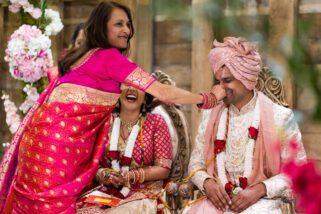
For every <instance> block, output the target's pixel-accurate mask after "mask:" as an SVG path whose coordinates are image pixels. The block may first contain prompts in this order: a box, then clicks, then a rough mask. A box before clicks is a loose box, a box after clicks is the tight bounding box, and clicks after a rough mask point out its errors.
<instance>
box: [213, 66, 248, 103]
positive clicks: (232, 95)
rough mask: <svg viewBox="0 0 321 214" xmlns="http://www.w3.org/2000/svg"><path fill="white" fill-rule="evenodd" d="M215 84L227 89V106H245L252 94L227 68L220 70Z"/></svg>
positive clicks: (225, 101) (225, 100) (216, 75)
mask: <svg viewBox="0 0 321 214" xmlns="http://www.w3.org/2000/svg"><path fill="white" fill-rule="evenodd" d="M215 79H216V81H215V84H219V85H220V86H221V87H222V88H223V89H225V92H226V97H225V98H224V99H223V101H224V103H225V104H226V105H230V104H233V105H235V106H236V107H241V106H243V104H244V103H243V102H244V98H245V97H246V96H247V95H248V93H251V91H250V90H248V89H247V88H246V87H245V86H244V85H243V83H242V82H241V81H239V80H238V79H236V78H235V77H234V76H233V75H232V73H231V72H230V70H229V69H228V68H227V67H225V66H224V67H222V68H220V69H219V70H218V71H217V72H216V74H215Z"/></svg>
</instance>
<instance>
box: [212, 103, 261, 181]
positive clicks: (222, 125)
mask: <svg viewBox="0 0 321 214" xmlns="http://www.w3.org/2000/svg"><path fill="white" fill-rule="evenodd" d="M227 113H228V111H227V108H225V109H224V110H223V112H222V115H221V118H220V121H219V125H218V131H217V134H216V139H218V140H224V139H225V133H226V122H227ZM259 124H260V107H259V99H257V100H256V104H255V108H254V118H253V121H252V124H251V127H254V128H256V129H258V127H259ZM225 140H226V139H225ZM226 143H227V142H226ZM254 144H255V140H254V139H251V138H248V142H247V144H246V150H245V160H244V172H243V177H246V178H248V177H249V176H250V175H251V173H252V158H253V150H254ZM225 156H226V154H225V150H224V151H222V152H220V153H218V154H217V157H216V167H217V173H218V177H219V179H220V181H221V183H222V184H223V185H225V184H226V183H228V179H227V176H226V173H225ZM237 185H239V184H237Z"/></svg>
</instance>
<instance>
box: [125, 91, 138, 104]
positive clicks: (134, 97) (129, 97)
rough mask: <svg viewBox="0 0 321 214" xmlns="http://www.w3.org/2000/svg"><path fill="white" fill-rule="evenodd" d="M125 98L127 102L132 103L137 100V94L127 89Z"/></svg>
mask: <svg viewBox="0 0 321 214" xmlns="http://www.w3.org/2000/svg"><path fill="white" fill-rule="evenodd" d="M125 98H126V100H127V101H128V102H131V103H133V102H135V101H136V100H137V98H138V94H137V92H135V91H128V92H127V93H126V97H125Z"/></svg>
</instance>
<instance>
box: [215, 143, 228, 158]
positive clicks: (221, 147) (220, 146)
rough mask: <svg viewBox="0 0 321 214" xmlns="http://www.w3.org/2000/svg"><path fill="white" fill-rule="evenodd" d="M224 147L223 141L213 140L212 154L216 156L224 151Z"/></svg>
mask: <svg viewBox="0 0 321 214" xmlns="http://www.w3.org/2000/svg"><path fill="white" fill-rule="evenodd" d="M225 145H226V141H225V140H215V141H214V154H215V155H217V154H218V153H220V152H222V151H224V149H225Z"/></svg>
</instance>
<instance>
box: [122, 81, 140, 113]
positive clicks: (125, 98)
mask: <svg viewBox="0 0 321 214" xmlns="http://www.w3.org/2000/svg"><path fill="white" fill-rule="evenodd" d="M121 90H122V93H121V95H120V103H121V110H129V111H140V108H141V106H142V104H143V103H144V99H145V92H143V91H140V90H138V89H136V88H133V87H131V86H128V85H125V84H122V85H121Z"/></svg>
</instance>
